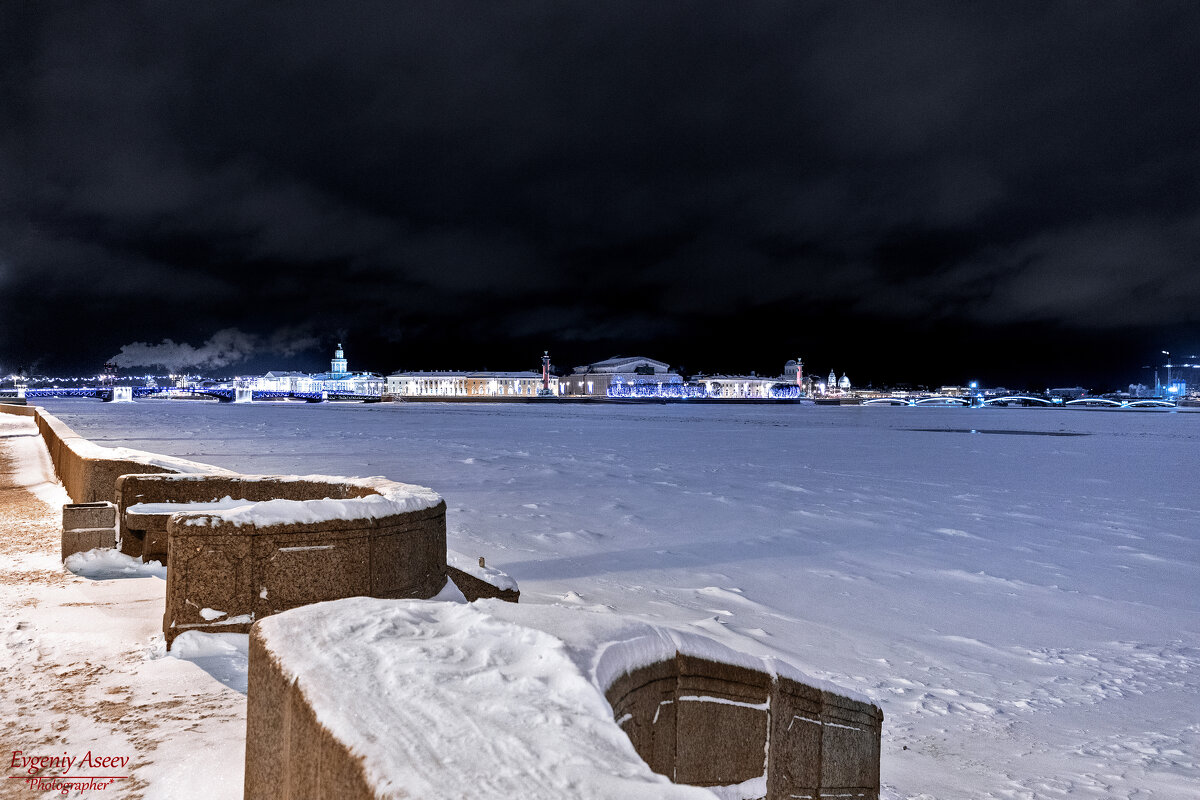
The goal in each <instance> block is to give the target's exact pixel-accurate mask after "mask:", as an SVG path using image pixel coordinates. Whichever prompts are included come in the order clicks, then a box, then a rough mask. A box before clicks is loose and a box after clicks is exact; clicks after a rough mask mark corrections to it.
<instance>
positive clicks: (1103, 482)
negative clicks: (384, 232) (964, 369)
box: [46, 400, 1200, 798]
mask: <svg viewBox="0 0 1200 800" xmlns="http://www.w3.org/2000/svg"><path fill="white" fill-rule="evenodd" d="M46 405H47V407H48V409H49V410H50V411H51V412H52V413H54V414H57V415H58V416H60V418H62V419H63V421H64V422H66V423H67V424H68V425H70V426H71V427H73V428H74V429H75V430H76V431H78V432H79V433H80V434H81V435H84V436H89V437H94V438H96V439H97V440H98V441H101V442H102V443H105V444H114V445H121V446H128V447H134V448H139V449H145V450H151V451H155V452H162V453H166V454H169V455H174V456H180V457H185V458H195V459H197V460H199V461H203V462H207V463H213V464H217V465H219V466H223V467H227V468H230V469H236V470H239V471H243V472H252V473H264V472H266V473H272V472H286V473H303V472H310V471H314V470H320V471H322V472H328V473H333V474H339V473H340V474H346V475H355V474H375V475H378V474H382V475H386V476H387V477H389V478H392V479H394V480H400V481H407V482H411V483H414V484H419V485H424V486H430V487H433V488H434V489H436V490H437V491H438V492H439V493H440V494H441V495H443V496H444V497H445V498H446V501H447V504H448V511H447V521H448V525H449V544H450V547H451V548H453V549H454V550H457V551H459V552H461V553H464V554H484V555H486V556H487V563H488V565H489V567H494V568H496V569H499V570H502V571H504V572H505V573H507V574H509V575H512V576H513V577H514V578H516V579H517V580H518V581H519V582H520V584H521V590H522V603H523V604H524V603H538V604H555V603H562V604H564V605H571V606H580V607H584V608H589V609H592V610H595V611H597V612H598V613H603V612H604V611H615V612H618V613H619V614H622V615H634V616H636V617H639V618H641V619H644V620H648V621H651V622H655V623H661V624H666V625H669V626H672V627H675V628H678V629H679V630H681V631H684V632H687V631H693V632H696V633H702V634H704V635H706V636H711V637H712V638H714V639H716V640H717V641H719V642H721V643H723V644H725V645H727V646H729V647H731V648H733V649H735V650H741V651H745V652H748V653H751V654H754V655H763V656H776V657H779V658H781V659H784V660H786V661H787V662H790V663H792V664H796V665H798V666H800V667H801V668H803V669H804V671H805V672H808V673H810V674H812V675H815V676H817V677H820V678H824V679H828V680H832V681H834V682H835V683H837V684H839V685H841V686H847V687H850V688H854V689H857V690H858V691H860V692H862V693H863V694H866V695H867V696H869V697H871V698H872V699H873V700H874V701H875V702H877V703H879V704H880V705H881V706H882V707H883V709H884V712H885V714H886V721H885V725H884V740H883V748H884V750H883V757H882V758H883V764H882V767H883V782H884V785H885V791H884V796H885V797H887V798H898V797H920V796H922V795H925V796H927V797H934V798H957V797H973V798H976V797H978V798H1042V797H1046V798H1049V797H1089V798H1090V797H1125V798H1129V797H1141V796H1145V797H1158V798H1187V797H1192V796H1194V793H1195V792H1194V790H1195V787H1196V786H1197V785H1200V722H1198V721H1197V719H1196V715H1195V712H1194V709H1195V708H1196V706H1197V703H1198V702H1200V592H1197V591H1196V588H1197V587H1198V586H1200V499H1198V497H1200V492H1197V489H1196V485H1197V479H1196V476H1197V475H1198V474H1200V414H1195V413H1185V412H1167V413H1159V412H1117V411H1099V410H1057V409H1016V408H1009V409H957V408H850V407H846V408H842V407H827V408H814V407H797V406H769V407H754V406H729V407H723V406H702V407H686V406H657V405H654V406H579V405H572V406H552V405H544V404H543V405H536V406H534V405H528V406H526V405H512V406H486V405H478V406H475V405H461V406H460V405H439V404H375V405H341V404H338V405H304V404H288V405H265V404H264V405H242V406H235V405H233V404H229V405H217V404H211V405H210V404H188V403H179V402H175V403H173V402H170V401H160V402H143V403H138V404H135V405H132V406H120V407H114V406H112V405H111V404H100V403H95V402H88V401H68V400H63V401H48V402H47V403H46ZM958 430H965V431H967V433H958V432H955V431H958ZM971 430H989V431H1016V432H1024V433H1026V434H1027V433H1074V434H1082V435H1076V436H1039V435H1021V434H1019V433H1018V434H1012V435H977V434H971V433H969V431H971Z"/></svg>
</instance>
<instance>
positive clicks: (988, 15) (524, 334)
mask: <svg viewBox="0 0 1200 800" xmlns="http://www.w3.org/2000/svg"><path fill="white" fill-rule="evenodd" d="M0 37H2V38H0V99H2V102H3V107H2V109H0V369H5V370H8V369H13V368H15V367H17V366H19V365H26V366H30V365H34V366H36V368H37V369H39V370H41V371H45V372H55V371H59V372H61V371H68V370H86V371H94V370H97V369H98V368H99V366H100V365H101V364H102V363H103V362H104V361H105V360H106V359H109V358H112V357H113V356H115V355H117V354H118V353H122V352H123V353H124V356H123V362H124V363H130V362H132V361H135V360H138V359H143V360H152V359H155V358H163V359H166V358H168V356H169V357H171V358H183V357H190V358H194V359H196V360H199V361H204V362H205V364H207V365H208V366H209V367H210V368H211V371H215V372H224V373H228V372H234V371H240V370H241V369H251V368H255V369H266V368H270V367H271V366H291V367H298V368H309V369H314V370H315V369H321V368H324V367H325V365H326V363H327V359H328V358H329V356H330V355H331V353H330V350H331V349H332V346H333V345H334V344H336V342H337V341H338V340H344V342H345V344H346V347H347V356H348V357H349V358H350V366H351V368H357V369H370V370H374V371H378V372H390V371H393V370H395V369H397V368H406V369H430V368H435V369H436V368H442V369H448V368H470V369H479V368H482V367H488V368H491V369H520V368H526V367H528V368H535V367H537V365H538V358H539V356H540V355H541V351H542V350H544V349H549V350H550V351H551V353H552V355H553V356H554V361H555V364H556V365H558V366H560V367H570V366H574V365H577V364H582V363H586V362H588V361H592V360H598V359H600V358H604V357H608V356H611V355H616V354H637V355H647V356H651V357H654V358H658V359H660V360H664V361H668V362H670V363H672V364H675V365H682V366H683V367H684V368H685V369H687V370H689V371H701V370H703V371H709V372H715V371H730V370H741V371H747V372H748V371H749V370H752V369H753V370H757V371H759V372H760V374H761V373H764V372H765V373H778V372H779V371H781V369H782V366H783V362H784V361H785V360H786V359H787V358H792V357H795V356H803V357H804V359H805V362H806V364H808V365H809V369H810V370H812V371H814V372H819V373H822V374H824V373H827V372H828V370H829V369H831V368H833V369H836V370H837V371H838V373H839V374H841V373H842V372H848V373H849V375H850V377H851V379H852V380H854V381H855V383H865V382H867V381H868V380H871V381H887V380H907V381H910V382H913V383H922V382H954V381H965V380H968V379H980V380H984V381H988V382H991V383H1016V384H1022V383H1029V384H1031V385H1035V386H1037V385H1044V383H1045V382H1054V383H1056V384H1057V385H1063V384H1067V385H1069V384H1073V383H1076V382H1085V383H1086V382H1092V383H1096V384H1098V385H1097V386H1096V387H1095V388H1111V387H1113V386H1116V385H1118V384H1122V383H1129V382H1131V381H1135V380H1139V379H1140V380H1146V379H1148V378H1149V377H1150V373H1149V372H1148V371H1145V370H1141V367H1142V366H1143V365H1144V364H1149V363H1151V359H1152V357H1154V356H1156V354H1157V353H1158V351H1159V350H1160V349H1168V350H1173V351H1174V352H1176V353H1182V352H1184V351H1186V354H1190V353H1192V352H1195V351H1196V350H1198V349H1200V56H1198V55H1197V54H1198V53H1200V5H1197V4H1196V3H1194V2H1183V3H1170V2H1153V3H1135V2H1121V3H1110V2H1076V3H1049V2H1038V3H1028V4H1026V3H1016V2H1011V1H1010V0H1005V2H993V3H964V2H950V3H933V2H921V3H861V2H846V1H845V0H837V1H836V2H832V3H828V4H826V3H815V2H771V3H728V2H713V3H682V2H652V3H647V2H644V0H637V1H636V2H628V3H625V2H618V1H617V0H604V2H578V3H571V2H563V1H562V0H555V2H546V3H526V2H503V3H493V2H478V3H457V2H445V1H444V0H439V2H430V3H396V2H382V3H378V4H373V3H365V2H360V3H353V4H344V3H329V2H319V3H312V4H308V5H305V4H301V3H287V4H276V3H268V2H240V3H219V2H202V3H182V2H181V3H169V2H154V3H149V2H147V3H126V4H121V3H114V2H103V3H97V4H90V3H83V2H62V3H53V4H50V3H7V4H4V5H3V7H0ZM165 339H170V340H171V341H172V342H174V343H176V344H177V345H178V346H177V347H171V346H167V347H163V346H162V342H163V340H165ZM136 343H144V344H143V345H137V344H136ZM155 346H157V349H156V347H155ZM123 348H124V350H123ZM1188 348H1191V349H1190V350H1189V349H1188ZM168 351H169V352H168ZM181 353H182V355H181ZM1110 384H1111V385H1110Z"/></svg>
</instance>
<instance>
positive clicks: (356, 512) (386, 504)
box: [167, 475, 442, 528]
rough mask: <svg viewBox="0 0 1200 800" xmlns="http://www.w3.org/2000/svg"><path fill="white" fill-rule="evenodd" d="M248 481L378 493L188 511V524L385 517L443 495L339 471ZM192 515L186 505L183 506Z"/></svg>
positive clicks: (249, 478)
mask: <svg viewBox="0 0 1200 800" xmlns="http://www.w3.org/2000/svg"><path fill="white" fill-rule="evenodd" d="M203 478H204V476H203V475H193V476H187V475H185V476H167V479H168V480H188V479H192V480H203ZM237 480H238V481H239V482H242V483H251V482H253V483H260V482H261V483H289V482H292V483H297V482H307V483H327V484H335V485H342V486H355V487H360V488H364V489H370V490H372V491H374V492H375V494H368V495H366V496H365V497H353V498H347V499H344V500H334V499H331V498H328V497H326V498H323V499H319V500H282V499H276V500H262V501H258V502H252V501H246V503H245V504H244V505H239V506H236V507H234V508H229V509H222V510H219V511H207V512H205V513H202V514H187V516H186V518H185V519H184V520H183V523H184V524H185V525H198V526H205V525H207V526H216V525H221V524H229V525H233V526H234V527H241V526H243V525H252V526H254V527H257V528H264V527H269V526H272V525H304V524H312V523H319V522H329V521H331V520H356V519H383V518H385V517H390V516H394V515H396V514H407V513H410V512H413V511H425V510H427V509H431V508H435V507H436V506H437V505H438V504H439V503H441V502H442V496H441V495H439V494H438V493H437V492H435V491H434V490H433V489H430V488H428V487H425V486H417V485H415V484H410V483H397V482H396V481H391V480H388V479H387V478H382V477H371V478H345V477H341V476H335V475H241V476H238V477H237ZM181 513H184V514H186V513H187V512H186V509H181Z"/></svg>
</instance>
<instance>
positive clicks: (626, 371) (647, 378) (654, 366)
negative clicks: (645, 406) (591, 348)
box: [559, 356, 683, 397]
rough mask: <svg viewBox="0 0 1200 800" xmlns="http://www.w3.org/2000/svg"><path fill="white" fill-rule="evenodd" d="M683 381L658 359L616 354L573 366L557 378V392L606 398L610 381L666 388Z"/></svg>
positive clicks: (628, 384) (636, 385) (625, 385)
mask: <svg viewBox="0 0 1200 800" xmlns="http://www.w3.org/2000/svg"><path fill="white" fill-rule="evenodd" d="M682 383H683V377H682V376H681V375H679V373H677V372H672V371H671V368H670V366H668V365H667V364H665V363H663V362H662V361H655V360H654V359H652V358H644V357H641V356H616V357H614V358H609V359H606V360H604V361H597V362H596V363H595V364H588V365H586V366H583V367H576V368H575V369H574V370H573V371H572V372H571V374H570V375H568V376H567V377H565V378H563V379H561V380H560V381H559V387H560V389H561V392H560V393H561V394H563V395H570V396H583V397H607V396H608V393H609V392H608V388H609V387H610V386H613V385H614V384H618V385H621V386H623V387H627V388H628V387H643V388H650V387H657V388H660V389H661V388H666V387H669V386H671V385H673V384H674V385H677V384H682Z"/></svg>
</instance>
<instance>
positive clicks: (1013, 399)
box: [983, 395, 1054, 406]
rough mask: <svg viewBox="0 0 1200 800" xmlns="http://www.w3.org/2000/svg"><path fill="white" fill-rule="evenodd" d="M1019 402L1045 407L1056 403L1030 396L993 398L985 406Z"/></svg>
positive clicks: (985, 402) (984, 402) (985, 401)
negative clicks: (1039, 404)
mask: <svg viewBox="0 0 1200 800" xmlns="http://www.w3.org/2000/svg"><path fill="white" fill-rule="evenodd" d="M1018 400H1020V401H1023V402H1027V403H1041V404H1042V405H1044V406H1052V405H1054V403H1053V402H1052V401H1050V400H1047V399H1046V398H1044V397H1029V396H1028V395H1009V396H1008V397H992V398H990V399H988V400H984V401H983V404H984V405H985V406H990V405H992V404H993V403H1015V402H1017V401H1018Z"/></svg>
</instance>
